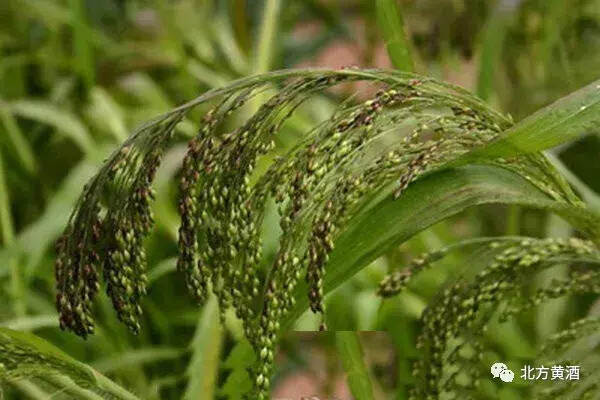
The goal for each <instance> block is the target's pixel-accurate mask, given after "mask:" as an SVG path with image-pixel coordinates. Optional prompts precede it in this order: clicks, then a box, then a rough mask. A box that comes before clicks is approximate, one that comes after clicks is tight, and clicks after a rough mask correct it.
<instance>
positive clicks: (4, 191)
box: [0, 153, 26, 317]
mask: <svg viewBox="0 0 600 400" xmlns="http://www.w3.org/2000/svg"><path fill="white" fill-rule="evenodd" d="M0 231H1V233H2V240H3V242H4V246H5V247H10V246H12V245H13V243H14V240H15V232H14V227H13V222H12V216H11V211H10V199H9V197H8V187H7V185H6V181H5V173H4V162H3V159H2V154H1V153H0ZM9 266H10V271H11V293H12V296H13V300H14V304H13V306H14V313H15V315H16V316H19V317H20V316H23V315H25V311H26V310H25V304H24V303H23V290H22V288H23V285H22V282H21V274H20V271H19V265H18V263H17V260H15V259H14V258H10V260H9Z"/></svg>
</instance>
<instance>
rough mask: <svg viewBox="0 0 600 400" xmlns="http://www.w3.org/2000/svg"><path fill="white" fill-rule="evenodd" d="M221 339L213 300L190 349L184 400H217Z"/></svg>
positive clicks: (216, 310) (205, 311)
mask: <svg viewBox="0 0 600 400" xmlns="http://www.w3.org/2000/svg"><path fill="white" fill-rule="evenodd" d="M222 337H223V336H222V331H221V326H220V324H219V306H218V304H217V299H216V298H214V297H211V298H210V300H209V301H208V302H207V303H206V305H205V306H204V310H203V311H202V315H201V316H200V319H199V320H198V327H197V328H196V334H195V336H194V339H193V341H192V344H191V346H190V348H191V350H192V352H193V353H192V359H191V361H190V364H189V366H188V369H187V372H186V375H187V376H188V379H189V380H188V385H187V388H186V391H185V394H184V396H183V398H184V399H188V400H195V399H212V398H214V393H215V387H216V380H217V374H218V372H219V359H220V354H221V345H222V342H223V340H222Z"/></svg>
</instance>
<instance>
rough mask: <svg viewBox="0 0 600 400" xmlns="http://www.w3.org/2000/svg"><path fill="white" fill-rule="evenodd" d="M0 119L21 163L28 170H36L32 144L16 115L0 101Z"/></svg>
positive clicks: (30, 171)
mask: <svg viewBox="0 0 600 400" xmlns="http://www.w3.org/2000/svg"><path fill="white" fill-rule="evenodd" d="M0 120H1V121H2V124H3V126H4V129H5V130H6V133H7V137H8V139H9V140H10V142H12V147H13V148H14V150H15V154H16V156H17V157H18V159H19V161H20V163H21V164H22V165H23V167H24V168H25V170H26V171H27V172H29V173H32V172H34V171H35V169H36V162H35V157H34V155H33V151H32V150H31V146H30V145H29V143H28V142H27V139H25V135H24V134H23V132H22V131H21V128H19V124H18V123H17V121H16V120H15V117H14V116H13V115H12V114H11V113H10V112H9V110H8V107H6V105H5V104H4V103H0Z"/></svg>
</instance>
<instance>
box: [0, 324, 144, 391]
mask: <svg viewBox="0 0 600 400" xmlns="http://www.w3.org/2000/svg"><path fill="white" fill-rule="evenodd" d="M0 379H6V380H9V381H12V380H17V379H40V380H43V381H45V382H48V383H50V384H52V385H54V386H57V387H58V388H60V389H63V390H66V391H68V392H71V393H73V392H77V393H79V396H78V397H79V398H95V396H96V397H97V396H100V397H101V398H104V399H122V400H137V397H136V396H134V395H133V394H131V393H129V392H128V391H127V390H125V389H123V388H122V387H120V386H118V385H117V384H116V383H114V382H113V381H111V380H109V379H108V378H106V377H104V376H103V375H101V374H99V373H98V372H96V371H95V370H93V369H92V368H90V367H89V366H87V365H85V364H82V363H80V362H79V361H76V360H74V359H72V358H71V357H69V356H68V355H66V354H64V353H63V352H62V351H60V350H59V349H58V348H56V347H54V346H53V345H51V344H50V343H48V342H46V341H44V340H43V339H41V338H39V337H37V336H35V335H32V334H29V333H23V332H18V331H13V330H10V329H5V328H0ZM86 392H88V393H89V396H87V395H86V396H85V397H83V393H86Z"/></svg>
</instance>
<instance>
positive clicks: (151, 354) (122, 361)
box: [93, 347, 184, 373]
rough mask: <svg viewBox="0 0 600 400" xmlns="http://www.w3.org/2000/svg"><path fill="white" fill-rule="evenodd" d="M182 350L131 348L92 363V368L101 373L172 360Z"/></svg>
mask: <svg viewBox="0 0 600 400" xmlns="http://www.w3.org/2000/svg"><path fill="white" fill-rule="evenodd" d="M183 353H184V351H182V350H181V349H178V348H173V347H165V348H160V347H153V348H145V349H136V350H131V351H128V352H125V353H121V354H118V355H115V356H111V357H108V358H105V359H102V360H99V361H96V362H94V363H93V365H94V368H96V369H97V370H98V371H102V372H103V373H108V372H113V371H118V370H123V369H126V368H131V367H132V366H138V365H141V364H150V363H154V362H158V361H162V360H173V359H176V358H179V357H181V356H182V355H183Z"/></svg>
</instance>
